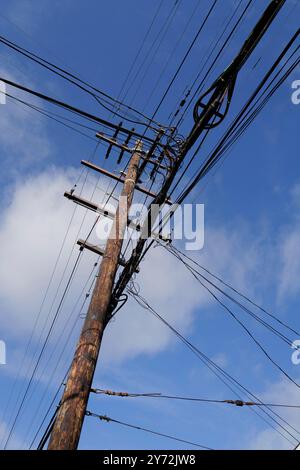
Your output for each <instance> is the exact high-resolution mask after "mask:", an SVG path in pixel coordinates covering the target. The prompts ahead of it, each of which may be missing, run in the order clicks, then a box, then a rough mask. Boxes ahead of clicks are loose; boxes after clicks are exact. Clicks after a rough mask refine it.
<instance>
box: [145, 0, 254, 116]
mask: <svg viewBox="0 0 300 470" xmlns="http://www.w3.org/2000/svg"><path fill="white" fill-rule="evenodd" d="M217 1H218V0H214V2H213V4H212V5H211V7H210V9H209V11H208V13H207V14H206V16H205V18H204V20H203V22H202V23H201V26H200V28H199V29H198V31H197V33H196V35H195V37H194V39H193V40H192V42H191V44H190V45H189V47H188V49H187V51H186V53H185V55H184V57H183V59H182V61H181V62H180V64H179V66H178V68H177V70H176V72H175V74H174V75H173V77H172V79H171V81H170V83H169V85H168V87H167V89H166V91H165V92H164V94H163V96H162V98H161V100H160V102H159V104H158V106H157V107H156V109H155V111H154V116H155V115H156V113H157V111H158V109H159V107H160V106H161V105H162V103H163V102H164V100H165V98H166V96H167V94H168V93H169V91H170V89H171V87H172V85H173V83H174V82H175V80H176V78H177V76H178V74H179V72H180V70H181V69H182V67H183V65H184V63H185V61H186V59H187V58H188V56H189V54H190V52H191V50H192V49H193V47H194V45H195V43H196V41H197V39H198V37H199V35H200V33H201V31H202V30H203V28H204V26H205V24H206V22H207V20H208V19H209V17H210V15H211V13H212V11H213V10H214V8H215V6H216V3H217ZM251 1H252V0H251Z"/></svg>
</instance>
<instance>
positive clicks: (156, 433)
mask: <svg viewBox="0 0 300 470" xmlns="http://www.w3.org/2000/svg"><path fill="white" fill-rule="evenodd" d="M86 415H87V416H92V417H93V418H98V419H100V420H101V421H106V422H108V423H109V422H112V423H116V424H120V425H122V426H126V427H128V428H132V429H137V430H138V431H144V432H148V433H150V434H155V435H156V436H160V437H165V438H167V439H172V440H173V441H177V442H183V443H184V444H190V445H191V446H195V447H199V448H201V449H205V450H213V449H211V448H210V447H206V446H203V445H201V444H196V443H195V442H191V441H187V440H184V439H180V438H178V437H174V436H170V435H169V434H163V433H161V432H157V431H153V430H152V429H147V428H143V427H141V426H136V425H134V424H129V423H124V421H119V420H117V419H113V418H109V417H108V416H104V415H98V414H96V413H92V412H91V411H87V412H86Z"/></svg>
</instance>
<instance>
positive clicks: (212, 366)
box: [127, 287, 300, 444]
mask: <svg viewBox="0 0 300 470" xmlns="http://www.w3.org/2000/svg"><path fill="white" fill-rule="evenodd" d="M127 291H128V293H129V294H130V295H131V296H132V297H133V298H134V300H135V301H136V302H137V303H138V304H139V305H141V307H143V308H144V309H147V310H148V311H149V312H150V313H151V314H152V315H154V317H156V318H157V319H158V320H160V321H161V322H162V323H163V324H164V325H165V326H166V327H167V328H169V329H170V330H171V331H172V332H173V333H174V334H175V335H176V336H177V337H178V338H179V339H180V341H182V342H183V344H185V346H186V347H187V348H188V349H189V350H190V351H191V352H192V353H193V354H194V355H195V356H196V357H198V359H200V361H201V362H202V363H203V364H204V365H205V366H206V367H207V368H208V369H209V370H210V371H211V372H212V373H213V374H214V375H215V376H216V377H217V378H218V379H219V380H221V382H222V383H223V384H224V385H225V386H226V387H227V388H229V390H231V391H232V392H233V393H234V394H235V395H236V396H237V397H238V398H239V399H241V400H242V401H243V399H242V397H241V395H240V393H238V392H237V391H236V389H237V390H238V391H239V392H241V391H242V393H246V394H247V396H248V397H249V398H250V400H255V401H258V402H260V403H262V404H263V401H262V400H260V399H259V398H258V396H257V395H255V394H254V393H252V392H250V391H249V390H248V389H247V388H246V387H245V386H244V385H242V384H241V383H240V382H239V381H238V380H237V379H235V378H234V377H233V376H232V375H230V374H229V373H228V372H226V371H225V370H224V369H223V368H222V367H221V366H219V365H218V364H216V363H215V362H214V361H213V360H212V359H210V358H209V357H208V356H207V355H205V354H204V353H203V352H202V351H200V350H199V349H198V348H197V347H196V346H194V345H193V344H192V343H191V342H190V341H189V340H187V339H186V338H185V337H184V336H183V335H182V334H181V333H179V331H178V330H177V329H176V328H174V327H173V326H172V325H171V324H170V323H169V322H167V321H166V320H165V319H164V318H163V317H162V316H161V315H160V314H159V313H158V312H157V311H156V310H154V309H153V307H151V306H150V305H149V303H148V302H147V301H146V300H145V299H144V298H143V297H142V296H141V295H140V294H138V293H137V292H136V291H135V290H134V289H133V288H132V287H131V288H130V287H128V288H127ZM249 409H250V410H251V411H253V412H254V413H255V414H257V415H258V416H259V417H260V418H261V419H263V420H264V421H265V422H266V423H268V425H269V426H271V427H272V428H273V429H274V430H276V432H278V433H279V434H280V435H281V436H282V437H284V439H286V440H288V441H289V442H290V443H291V444H293V443H292V442H291V441H290V439H289V438H288V437H287V436H286V435H285V434H283V433H282V432H281V431H279V429H278V428H276V427H274V425H273V424H271V423H270V422H269V421H267V420H266V419H265V418H264V416H262V415H260V414H259V413H258V412H257V411H256V410H255V409H254V408H251V407H250V408H249ZM260 411H261V412H263V413H264V414H265V415H266V416H267V417H268V418H269V419H270V420H271V421H273V422H274V423H275V424H276V425H277V426H279V427H280V428H281V429H282V430H283V431H284V432H285V433H287V434H288V435H289V436H290V437H292V438H293V439H295V440H297V438H296V437H295V436H294V435H293V434H292V433H291V432H290V431H289V430H288V429H287V428H286V427H285V426H283V425H282V424H281V423H280V422H279V421H278V419H279V420H280V421H282V422H283V423H284V424H286V425H287V426H288V427H289V428H290V429H291V430H292V431H295V432H297V433H298V434H300V432H299V431H298V430H297V429H295V428H294V427H293V426H292V425H291V424H289V423H288V422H287V421H286V420H285V419H284V418H282V416H280V415H279V414H278V413H276V412H275V411H274V410H272V409H271V408H270V407H268V405H265V406H262V407H261V409H260ZM273 415H274V416H275V418H274V416H273Z"/></svg>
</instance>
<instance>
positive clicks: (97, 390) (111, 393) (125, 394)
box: [91, 388, 300, 408]
mask: <svg viewBox="0 0 300 470" xmlns="http://www.w3.org/2000/svg"><path fill="white" fill-rule="evenodd" d="M91 392H92V393H95V394H96V395H108V396H110V397H121V398H124V397H125V398H127V397H128V398H166V399H169V400H182V401H192V402H200V403H218V404H227V405H235V406H237V407H243V406H270V407H281V408H300V405H290V404H282V403H260V402H254V401H242V400H232V399H225V400H217V399H215V398H199V397H185V396H177V395H164V394H163V393H157V392H156V393H155V392H154V393H128V392H114V391H112V390H104V389H101V388H92V389H91Z"/></svg>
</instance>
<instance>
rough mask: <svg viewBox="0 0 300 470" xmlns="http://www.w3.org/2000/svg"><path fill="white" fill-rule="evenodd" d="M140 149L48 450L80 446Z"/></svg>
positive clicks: (126, 184) (132, 163)
mask: <svg viewBox="0 0 300 470" xmlns="http://www.w3.org/2000/svg"><path fill="white" fill-rule="evenodd" d="M141 146H142V144H141V143H140V142H138V143H137V144H136V147H135V151H134V152H133V154H132V157H131V160H130V162H129V165H128V170H127V174H126V178H125V181H124V186H123V190H122V193H121V198H120V201H119V205H118V207H117V211H116V215H115V218H114V222H113V225H112V228H111V232H110V235H109V237H108V240H107V244H106V248H105V252H104V256H103V259H102V262H101V265H100V268H99V275H98V277H97V281H96V284H95V288H94V291H93V294H92V299H91V303H90V306H89V309H88V313H87V316H86V319H85V322H84V325H83V328H82V331H81V335H80V338H79V341H78V344H77V348H76V351H75V355H74V359H73V362H72V365H71V369H70V372H69V376H68V379H67V383H66V386H65V390H64V394H63V397H62V399H61V403H60V407H59V410H58V413H57V417H56V420H55V424H54V427H53V430H52V433H51V437H50V441H49V446H48V449H49V450H75V449H77V446H78V442H79V438H80V432H81V428H82V425H83V421H84V417H85V412H86V407H87V402H88V398H89V394H90V389H91V385H92V380H93V376H94V372H95V368H96V364H97V359H98V354H99V350H100V345H101V340H102V335H103V331H104V328H105V326H106V323H107V320H108V307H109V305H110V300H111V293H112V289H113V284H114V280H115V275H116V272H117V268H118V263H119V258H120V254H121V249H122V244H123V238H124V234H125V230H126V227H127V222H128V211H129V209H130V206H131V203H132V199H133V193H134V188H135V185H136V180H137V175H138V170H139V163H140V158H141Z"/></svg>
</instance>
